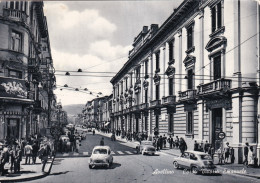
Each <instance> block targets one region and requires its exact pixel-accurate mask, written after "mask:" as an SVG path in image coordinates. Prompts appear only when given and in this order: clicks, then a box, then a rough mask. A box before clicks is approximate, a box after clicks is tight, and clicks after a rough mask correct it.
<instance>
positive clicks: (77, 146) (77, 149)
mask: <svg viewBox="0 0 260 183" xmlns="http://www.w3.org/2000/svg"><path fill="white" fill-rule="evenodd" d="M79 146H80V142H79V139H77V140H76V152H77V153H78V152H79Z"/></svg>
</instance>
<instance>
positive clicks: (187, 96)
mask: <svg viewBox="0 0 260 183" xmlns="http://www.w3.org/2000/svg"><path fill="white" fill-rule="evenodd" d="M196 93H197V90H192V89H189V90H186V91H184V92H179V98H180V100H181V101H186V100H192V99H195V98H196Z"/></svg>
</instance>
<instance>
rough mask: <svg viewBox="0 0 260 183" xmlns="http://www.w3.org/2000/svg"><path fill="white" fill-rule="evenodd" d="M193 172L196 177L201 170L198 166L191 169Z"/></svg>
mask: <svg viewBox="0 0 260 183" xmlns="http://www.w3.org/2000/svg"><path fill="white" fill-rule="evenodd" d="M191 171H192V173H193V174H195V175H197V174H199V170H198V168H197V167H196V166H193V167H191Z"/></svg>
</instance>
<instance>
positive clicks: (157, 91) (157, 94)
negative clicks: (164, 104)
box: [155, 85, 160, 100]
mask: <svg viewBox="0 0 260 183" xmlns="http://www.w3.org/2000/svg"><path fill="white" fill-rule="evenodd" d="M155 87H156V88H155V90H156V91H155V92H156V95H155V97H156V100H159V99H160V85H156V86H155Z"/></svg>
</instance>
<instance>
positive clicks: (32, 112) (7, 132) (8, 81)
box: [0, 1, 56, 139]
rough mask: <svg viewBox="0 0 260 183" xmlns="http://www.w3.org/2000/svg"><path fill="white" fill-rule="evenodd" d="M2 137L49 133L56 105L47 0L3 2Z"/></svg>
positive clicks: (0, 12) (0, 22)
mask: <svg viewBox="0 0 260 183" xmlns="http://www.w3.org/2000/svg"><path fill="white" fill-rule="evenodd" d="M0 37H1V42H0V65H1V66H0V83H1V85H0V100H1V102H0V106H1V109H0V119H1V125H0V132H1V133H0V134H1V135H0V139H4V138H14V139H16V138H17V139H19V138H26V137H28V136H30V135H34V134H42V135H46V128H47V127H50V125H51V124H50V121H51V109H53V108H55V106H54V105H55V103H56V101H55V96H54V94H53V88H54V86H55V80H56V79H55V76H54V68H53V63H52V57H51V49H50V42H49V35H48V27H47V21H46V17H45V16H44V13H43V2H40V1H37V2H33V1H30V2H28V1H3V2H0Z"/></svg>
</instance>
